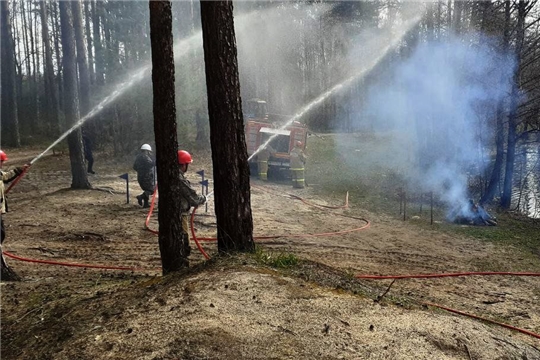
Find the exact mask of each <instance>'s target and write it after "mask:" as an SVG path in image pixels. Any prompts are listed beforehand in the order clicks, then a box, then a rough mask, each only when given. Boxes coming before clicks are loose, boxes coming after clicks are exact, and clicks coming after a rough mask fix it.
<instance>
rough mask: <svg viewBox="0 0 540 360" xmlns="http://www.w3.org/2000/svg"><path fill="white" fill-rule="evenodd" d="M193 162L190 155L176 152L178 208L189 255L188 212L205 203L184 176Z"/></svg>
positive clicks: (180, 151) (203, 197) (179, 151)
mask: <svg viewBox="0 0 540 360" xmlns="http://www.w3.org/2000/svg"><path fill="white" fill-rule="evenodd" d="M192 162H193V158H192V157H191V154H190V153H188V152H187V151H185V150H178V163H179V164H180V195H181V197H180V208H181V209H182V230H183V232H184V237H185V239H187V241H186V242H185V243H186V244H187V247H188V250H187V254H189V226H188V223H189V210H190V209H191V207H197V206H199V205H202V204H204V203H205V202H206V197H205V196H204V195H198V194H197V192H196V191H195V190H194V189H193V188H192V187H191V183H190V182H189V180H188V179H186V177H185V176H184V174H185V173H186V172H187V170H188V167H189V164H191V163H192Z"/></svg>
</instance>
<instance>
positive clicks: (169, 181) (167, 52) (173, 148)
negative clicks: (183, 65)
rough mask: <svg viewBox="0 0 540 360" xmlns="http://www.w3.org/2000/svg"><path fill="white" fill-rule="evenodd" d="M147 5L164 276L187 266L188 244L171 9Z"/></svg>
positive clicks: (166, 4) (168, 5)
mask: <svg viewBox="0 0 540 360" xmlns="http://www.w3.org/2000/svg"><path fill="white" fill-rule="evenodd" d="M149 3H150V41H151V44H152V85H153V94H154V107H153V109H154V132H155V137H156V159H157V180H158V183H159V192H160V201H159V214H160V216H159V217H158V220H159V250H160V253H161V263H162V268H163V274H167V273H170V272H173V271H178V270H180V269H182V268H185V267H187V266H188V264H189V263H188V258H187V257H188V255H189V243H188V239H187V238H185V237H184V236H183V231H182V209H181V208H180V201H179V199H180V196H181V195H180V194H181V192H180V191H181V189H180V186H181V185H180V182H179V177H180V168H179V165H178V158H177V152H178V140H177V129H176V105H175V88H174V54H173V35H172V9H171V3H170V1H150V2H149ZM162 214H163V215H165V216H162Z"/></svg>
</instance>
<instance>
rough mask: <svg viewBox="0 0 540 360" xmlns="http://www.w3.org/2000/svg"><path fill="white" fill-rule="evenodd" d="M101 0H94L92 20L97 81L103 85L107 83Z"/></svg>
mask: <svg viewBox="0 0 540 360" xmlns="http://www.w3.org/2000/svg"><path fill="white" fill-rule="evenodd" d="M100 3H101V0H95V1H92V22H93V30H94V50H95V51H94V56H95V61H96V83H97V84H98V85H103V84H104V83H105V71H104V64H103V47H102V45H101V27H100V21H99V20H100V19H99V18H100V12H99V8H100V7H101V6H102V4H100Z"/></svg>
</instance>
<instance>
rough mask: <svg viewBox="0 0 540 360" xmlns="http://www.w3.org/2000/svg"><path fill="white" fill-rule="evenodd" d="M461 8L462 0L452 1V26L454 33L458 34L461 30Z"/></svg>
mask: <svg viewBox="0 0 540 360" xmlns="http://www.w3.org/2000/svg"><path fill="white" fill-rule="evenodd" d="M462 10H463V1H462V0H456V1H454V19H453V20H454V24H453V28H454V31H455V32H456V34H459V33H460V32H461V13H462Z"/></svg>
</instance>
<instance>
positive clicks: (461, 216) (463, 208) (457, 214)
mask: <svg viewBox="0 0 540 360" xmlns="http://www.w3.org/2000/svg"><path fill="white" fill-rule="evenodd" d="M448 220H449V221H451V222H454V223H456V224H464V225H477V226H497V219H496V218H495V217H493V216H491V215H490V214H489V213H488V212H487V211H486V209H484V207H483V206H482V205H480V204H475V203H474V201H473V200H472V199H470V200H469V201H468V202H467V203H466V204H460V205H459V206H457V207H455V208H454V210H452V211H451V212H450V214H449V216H448Z"/></svg>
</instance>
